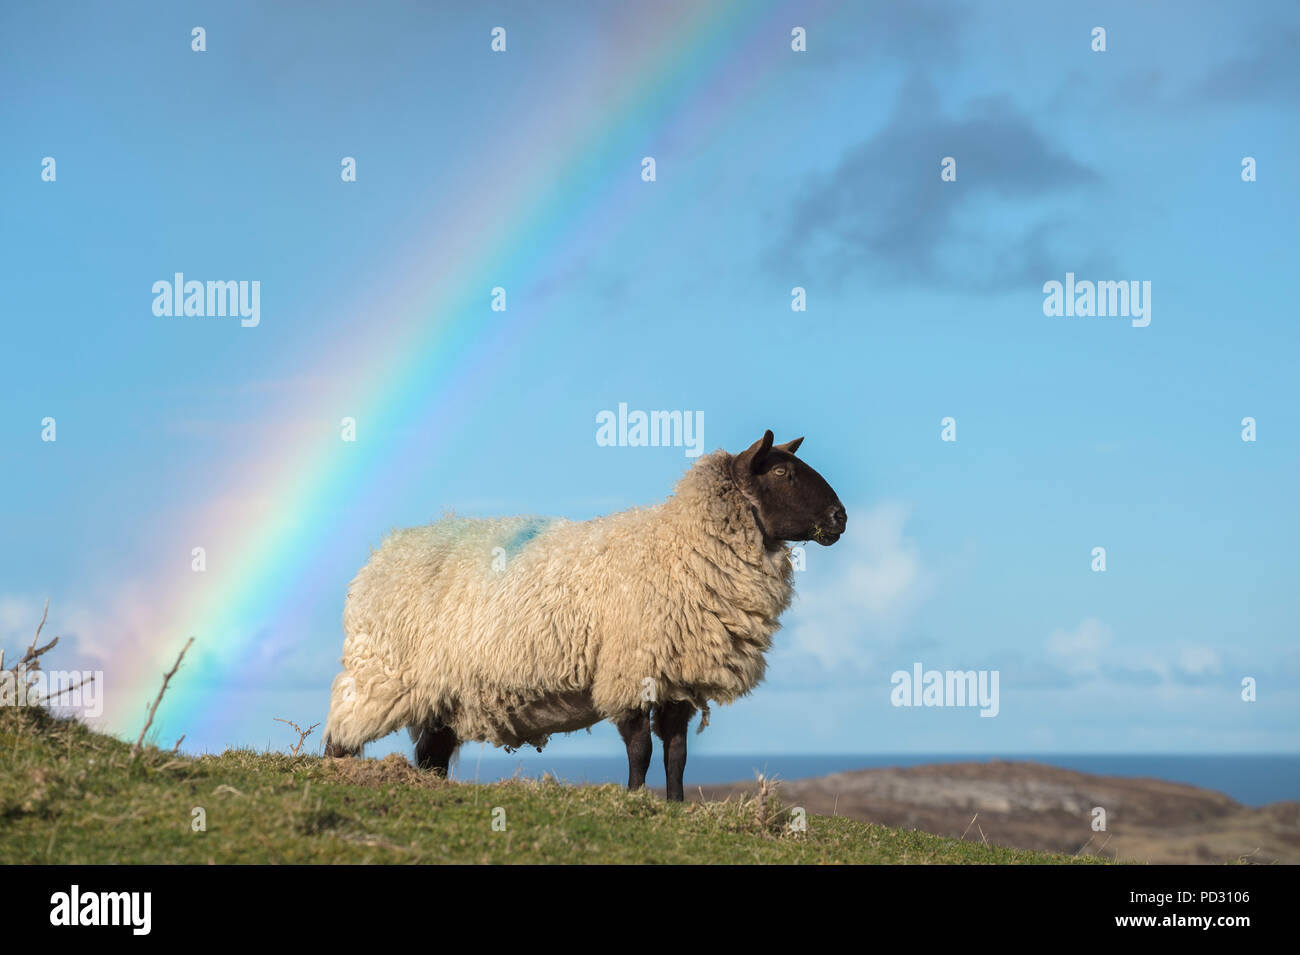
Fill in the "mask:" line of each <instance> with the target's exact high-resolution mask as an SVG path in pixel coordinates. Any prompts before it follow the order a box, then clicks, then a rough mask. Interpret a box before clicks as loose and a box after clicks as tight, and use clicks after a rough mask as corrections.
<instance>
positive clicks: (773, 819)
mask: <svg viewBox="0 0 1300 955" xmlns="http://www.w3.org/2000/svg"><path fill="white" fill-rule="evenodd" d="M196 807H197V808H202V809H203V810H204V811H205V812H206V824H207V829H206V831H204V832H195V831H193V830H192V828H191V820H192V818H193V810H194V809H195V808H196ZM494 811H495V812H496V815H497V816H498V817H500V816H501V812H502V811H503V812H504V823H505V828H504V831H496V830H494V829H493V816H494ZM790 819H791V816H790V814H789V812H788V811H787V810H786V809H783V808H782V807H780V806H779V805H777V803H776V800H775V798H774V797H772V796H771V795H770V794H769V795H765V796H760V795H759V794H758V793H757V792H756V794H755V795H754V796H752V797H746V798H744V799H741V800H730V801H727V802H721V803H716V802H715V803H686V804H676V805H669V804H667V803H665V802H664V800H663V798H662V797H660V796H656V795H654V794H652V793H627V792H626V791H624V790H623V789H622V788H621V787H618V786H582V787H579V786H567V785H563V784H560V783H558V782H555V781H550V780H547V781H542V782H531V781H511V782H502V783H492V784H486V785H484V784H472V783H455V782H450V783H449V782H446V781H444V780H442V779H440V778H436V777H433V776H431V775H430V774H428V773H422V772H420V771H418V770H416V769H415V768H414V767H412V766H411V765H410V764H409V763H407V762H406V760H404V759H403V758H401V757H399V756H389V757H387V758H385V759H382V760H365V759H362V760H351V759H349V760H326V759H322V758H320V757H317V756H306V755H302V756H290V755H288V754H283V753H257V752H253V751H251V750H230V751H228V752H225V753H223V754H221V755H220V756H200V757H188V756H174V755H172V754H170V753H167V752H165V751H160V750H158V749H156V748H154V747H147V748H145V749H144V750H142V751H141V753H140V755H139V757H138V759H136V760H135V761H134V762H133V761H132V760H131V747H130V746H129V745H128V744H126V743H123V742H121V741H120V740H117V739H114V738H112V737H108V736H104V735H102V734H98V733H95V732H92V731H91V730H89V729H87V728H86V727H85V726H84V725H82V724H80V723H78V722H75V721H70V720H60V719H56V718H54V717H52V716H50V715H49V714H48V713H46V712H45V711H44V710H40V709H14V708H0V862H5V863H209V862H215V863H369V862H385V863H413V862H423V863H428V862H457V863H480V862H495V863H502V862H524V863H528V862H534V863H537V862H548V863H580V862H600V863H744V862H766V863H1021V864H1024V863H1070V862H1078V863H1094V862H1096V861H1098V860H1096V859H1095V858H1084V857H1081V858H1073V857H1070V856H1063V855H1054V854H1049V853H1039V852H1025V851H1020V850H1016V849H1005V848H1001V847H995V846H986V845H983V844H981V843H979V842H970V841H959V840H956V839H948V838H942V837H939V836H932V835H928V834H926V833H922V832H915V831H906V830H900V829H891V828H887V827H884V826H876V825H871V824H868V823H863V822H857V821H854V820H850V819H844V818H838V817H834V818H833V817H827V816H811V815H810V816H808V817H807V830H806V832H804V833H799V834H796V833H793V832H790V831H789V821H790Z"/></svg>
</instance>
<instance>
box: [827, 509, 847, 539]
mask: <svg viewBox="0 0 1300 955" xmlns="http://www.w3.org/2000/svg"><path fill="white" fill-rule="evenodd" d="M826 522H827V523H828V524H830V531H831V532H832V533H834V534H843V533H844V528H845V527H847V526H848V523H849V515H848V514H846V513H845V511H844V505H843V504H839V503H836V504H832V505H831V509H830V510H829V511H827V512H826Z"/></svg>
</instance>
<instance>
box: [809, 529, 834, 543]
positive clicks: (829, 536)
mask: <svg viewBox="0 0 1300 955" xmlns="http://www.w3.org/2000/svg"><path fill="white" fill-rule="evenodd" d="M808 539H809V540H815V541H816V542H817V543H819V544H821V545H822V546H823V547H830V546H831V544H834V543H835V542H836V541H837V540H839V539H840V535H839V534H837V533H835V532H834V531H828V530H826V529H825V528H822V527H816V526H814V527H813V529H812V534H811V535H809V538H808Z"/></svg>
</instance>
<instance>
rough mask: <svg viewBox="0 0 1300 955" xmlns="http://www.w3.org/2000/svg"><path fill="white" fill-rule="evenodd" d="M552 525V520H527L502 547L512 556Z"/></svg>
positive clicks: (537, 518)
mask: <svg viewBox="0 0 1300 955" xmlns="http://www.w3.org/2000/svg"><path fill="white" fill-rule="evenodd" d="M552 523H554V522H553V521H552V520H549V519H547V518H544V517H533V518H529V519H528V521H527V523H525V524H524V525H523V526H522V527H521V528H519V530H517V531H515V533H514V536H513V537H511V538H510V539H509V540H508V541H506V542H505V543H504V544H503V545H502V546H503V547H504V548H505V551H506V554H507V555H509V556H513V555H515V554H517V553H519V551H521V550H523V548H524V547H525V546H526V545H527V544H529V543H530V542H531V541H532V540H533V538H535V537H536V536H537V535H538V534H540V533H541V532H542V531H544V530H546V528H548V527H550V526H551V524H552Z"/></svg>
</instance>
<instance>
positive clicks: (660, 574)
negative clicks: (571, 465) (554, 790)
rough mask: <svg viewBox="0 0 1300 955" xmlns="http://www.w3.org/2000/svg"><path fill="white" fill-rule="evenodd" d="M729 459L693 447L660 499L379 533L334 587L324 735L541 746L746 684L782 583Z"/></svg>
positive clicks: (346, 739)
mask: <svg viewBox="0 0 1300 955" xmlns="http://www.w3.org/2000/svg"><path fill="white" fill-rule="evenodd" d="M733 460H734V459H733V456H732V455H730V454H728V453H727V452H725V451H717V452H714V453H713V454H710V455H707V456H705V457H702V458H700V459H699V460H698V461H697V462H696V463H695V466H694V467H692V468H691V469H690V470H689V471H688V472H687V473H686V474H685V475H684V476H683V477H682V479H681V480H680V481H679V482H678V484H677V488H676V490H675V492H674V494H673V496H672V497H670V498H669V499H668V500H667V501H665V502H664V503H663V504H660V505H657V506H655V507H650V508H638V509H633V510H629V511H622V512H620V513H617V514H611V515H609V516H607V517H600V518H596V519H595V520H591V521H585V522H581V523H576V522H571V521H563V520H554V521H544V520H539V519H537V518H505V519H493V520H470V519H463V518H444V519H443V520H440V521H438V522H436V523H434V524H430V525H427V526H425V527H418V528H412V529H409V530H401V531H397V532H395V533H393V534H392V535H390V536H389V537H388V538H387V539H386V540H385V541H384V543H383V544H382V546H381V547H380V549H379V550H378V551H376V552H374V553H373V554H372V555H371V558H370V561H369V563H367V564H366V566H365V567H363V568H362V570H361V571H360V573H358V574H357V576H356V579H354V580H353V581H352V585H351V587H350V589H349V592H348V599H347V604H346V606H345V609H344V612H343V628H344V631H345V634H346V639H345V641H344V644H343V672H341V673H340V674H339V675H338V677H337V678H336V679H335V680H334V685H333V689H332V693H331V700H330V713H329V720H328V723H327V725H326V731H325V733H326V738H327V739H329V740H330V741H331V742H333V743H336V744H339V745H341V746H344V747H346V748H355V747H358V746H360V745H361V744H363V743H365V742H367V741H368V740H372V739H376V738H378V737H380V736H384V735H386V734H388V733H391V732H393V731H394V730H397V729H400V728H402V727H404V726H406V727H412V728H413V730H418V727H420V726H422V725H424V724H426V723H430V722H433V723H438V724H441V725H444V726H447V727H449V728H451V729H452V730H453V731H454V732H455V734H456V736H457V738H458V739H459V740H460V741H462V742H465V741H468V740H487V741H489V742H492V743H495V744H497V745H500V746H508V747H516V746H520V745H523V744H530V745H534V746H537V747H539V748H540V747H541V746H543V745H545V743H546V740H547V738H548V737H549V735H550V734H551V733H558V732H569V731H572V730H575V729H581V728H583V727H586V726H590V725H592V724H593V723H596V722H599V721H600V720H602V719H610V718H614V719H617V718H621V717H625V716H627V715H629V713H630V712H631V711H634V710H647V709H649V708H650V706H651V705H652V704H653V702H655V701H664V700H688V701H690V702H692V703H694V704H695V705H696V706H699V707H702V708H705V709H706V711H707V704H708V702H709V701H710V700H712V701H716V702H718V703H728V702H730V701H732V700H734V699H736V698H737V697H739V696H742V695H743V694H745V693H748V692H749V691H750V690H751V689H752V688H753V687H754V686H755V685H757V684H758V683H759V682H760V681H761V680H762V678H763V670H764V666H765V663H764V657H763V654H764V651H766V650H767V648H768V647H769V646H770V644H771V638H772V635H773V633H775V632H776V630H777V629H778V627H779V624H778V622H777V618H778V617H779V616H780V614H781V612H782V611H784V610H785V608H786V607H787V606H788V605H789V603H790V599H791V596H792V594H793V589H792V586H791V567H790V561H789V559H788V556H787V552H786V550H785V549H784V548H778V549H777V550H774V551H769V550H767V549H766V548H765V547H764V542H763V537H762V533H761V531H760V530H759V528H758V525H757V522H756V521H755V519H754V516H753V513H752V508H751V506H750V504H749V502H748V501H747V500H746V498H745V496H744V495H743V494H742V492H741V490H740V489H739V487H737V485H736V483H735V482H734V481H733V479H732V476H731V472H730V466H731V463H732V461H733Z"/></svg>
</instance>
